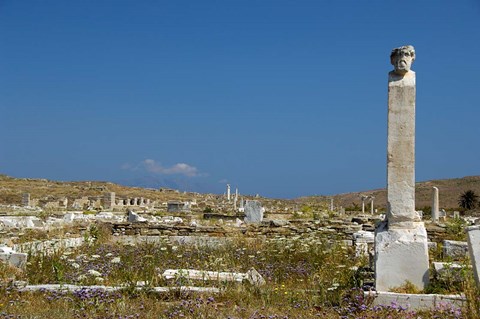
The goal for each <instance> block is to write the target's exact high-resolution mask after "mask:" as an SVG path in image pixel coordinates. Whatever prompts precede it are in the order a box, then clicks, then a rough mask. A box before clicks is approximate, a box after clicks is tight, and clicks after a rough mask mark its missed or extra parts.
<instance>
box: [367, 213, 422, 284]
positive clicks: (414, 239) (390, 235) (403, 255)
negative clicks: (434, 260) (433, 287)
mask: <svg viewBox="0 0 480 319" xmlns="http://www.w3.org/2000/svg"><path fill="white" fill-rule="evenodd" d="M428 269H429V263H428V245H427V231H426V230H425V226H424V224H423V223H422V222H418V223H415V225H414V226H413V227H409V228H406V229H405V228H397V229H395V228H394V229H392V228H391V227H390V229H387V222H382V223H381V224H380V225H379V227H377V229H376V231H375V286H376V289H377V291H389V290H390V289H392V288H394V287H399V286H402V285H404V284H405V283H406V281H407V280H408V281H409V282H411V283H412V284H414V285H415V286H416V287H417V288H419V289H423V288H425V285H426V284H427V283H428V280H429V272H428Z"/></svg>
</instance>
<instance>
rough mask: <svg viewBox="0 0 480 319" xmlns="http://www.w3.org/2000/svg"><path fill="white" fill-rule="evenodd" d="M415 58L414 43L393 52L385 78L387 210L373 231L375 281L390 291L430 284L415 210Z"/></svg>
mask: <svg viewBox="0 0 480 319" xmlns="http://www.w3.org/2000/svg"><path fill="white" fill-rule="evenodd" d="M414 60H415V50H414V48H413V47H412V46H403V47H400V48H396V49H393V50H392V53H391V55H390V61H391V63H392V65H393V66H394V70H393V71H392V72H390V73H389V77H388V138H387V143H388V144H387V214H386V220H385V221H384V222H382V223H381V224H380V225H379V226H378V227H377V229H376V230H375V285H376V289H377V291H388V290H390V289H391V288H394V287H399V286H402V285H404V284H406V283H407V281H408V282H410V283H412V284H413V285H415V286H416V287H417V288H418V289H423V288H425V285H426V284H427V283H428V279H429V274H428V269H429V263H428V246H427V232H426V230H425V226H424V224H423V223H422V222H421V218H420V215H419V214H418V213H417V212H416V211H415V94H416V92H415V89H416V88H415V72H413V71H411V69H410V68H411V64H412V63H413V61H414Z"/></svg>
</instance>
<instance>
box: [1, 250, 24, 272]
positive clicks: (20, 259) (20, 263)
mask: <svg viewBox="0 0 480 319" xmlns="http://www.w3.org/2000/svg"><path fill="white" fill-rule="evenodd" d="M0 260H3V261H5V262H8V263H9V264H10V265H12V266H15V267H17V268H21V269H23V268H25V265H26V264H27V254H25V253H18V252H16V251H14V250H13V249H12V248H10V247H8V246H4V245H2V246H0Z"/></svg>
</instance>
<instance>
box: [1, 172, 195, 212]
mask: <svg viewBox="0 0 480 319" xmlns="http://www.w3.org/2000/svg"><path fill="white" fill-rule="evenodd" d="M106 192H115V193H116V195H117V196H118V197H129V198H131V197H145V198H149V199H152V200H161V201H167V200H188V199H192V197H193V196H194V194H193V193H184V192H179V191H175V190H171V191H168V192H161V191H159V189H152V188H141V187H129V186H123V185H119V184H114V183H110V182H99V181H94V182H91V181H81V182H61V181H52V180H47V179H34V178H14V177H10V176H7V175H0V204H17V205H18V204H20V203H21V202H22V194H23V193H30V196H31V198H38V199H47V198H51V199H58V198H62V197H66V198H68V199H69V200H71V199H76V198H80V197H82V196H94V197H95V196H103V194H105V193H106Z"/></svg>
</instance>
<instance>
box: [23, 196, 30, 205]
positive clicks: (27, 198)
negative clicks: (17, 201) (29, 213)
mask: <svg viewBox="0 0 480 319" xmlns="http://www.w3.org/2000/svg"><path fill="white" fill-rule="evenodd" d="M22 206H26V207H29V206H30V193H23V194H22Z"/></svg>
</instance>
